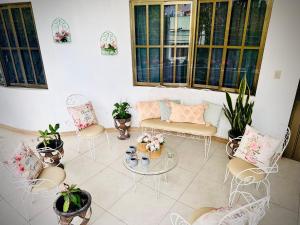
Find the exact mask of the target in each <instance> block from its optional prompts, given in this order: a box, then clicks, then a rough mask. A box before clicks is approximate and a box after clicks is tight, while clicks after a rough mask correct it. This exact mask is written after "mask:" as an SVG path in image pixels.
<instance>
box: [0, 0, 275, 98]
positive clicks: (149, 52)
mask: <svg viewBox="0 0 300 225" xmlns="http://www.w3.org/2000/svg"><path fill="white" fill-rule="evenodd" d="M130 4H131V15H132V19H133V22H132V23H131V24H132V26H133V27H132V33H133V34H134V35H133V40H134V41H133V42H132V43H133V51H132V54H133V60H134V61H135V62H134V63H133V65H134V68H133V72H134V83H135V84H137V85H146V86H147V85H166V86H187V87H193V88H211V89H217V90H220V91H231V92H236V91H237V90H238V86H239V83H240V80H241V79H242V78H243V77H244V76H246V77H247V81H248V85H249V86H250V87H251V90H252V93H253V94H254V93H255V91H256V86H257V81H258V76H259V70H260V64H261V60H262V56H263V49H264V42H265V38H266V33H267V28H268V23H269V19H270V15H271V9H272V4H273V0H220V1H218V0H211V1H210V0H194V1H191V0H190V1H189V0H183V1H180V2H178V1H172V0H170V1H166V0H156V1H155V3H151V2H149V1H146V0H145V2H142V0H131V1H130ZM194 14H195V16H193V15H194ZM20 32H22V31H20ZM0 38H1V36H0ZM8 40H9V39H8ZM190 80H191V81H192V82H190Z"/></svg>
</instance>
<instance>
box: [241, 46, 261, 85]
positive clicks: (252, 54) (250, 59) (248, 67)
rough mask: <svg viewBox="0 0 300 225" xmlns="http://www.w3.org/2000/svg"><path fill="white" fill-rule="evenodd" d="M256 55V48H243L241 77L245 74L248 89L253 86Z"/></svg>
mask: <svg viewBox="0 0 300 225" xmlns="http://www.w3.org/2000/svg"><path fill="white" fill-rule="evenodd" d="M257 57H258V50H249V49H247V50H244V54H243V62H242V68H241V75H240V76H241V79H242V78H243V77H244V76H245V75H246V77H247V82H248V85H249V87H250V89H252V88H253V82H254V77H255V72H256V63H257Z"/></svg>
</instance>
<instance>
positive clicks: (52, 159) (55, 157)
mask: <svg viewBox="0 0 300 225" xmlns="http://www.w3.org/2000/svg"><path fill="white" fill-rule="evenodd" d="M49 142H50V143H49V145H47V146H46V147H48V148H51V149H54V150H57V151H59V153H60V155H59V154H53V153H54V151H51V150H44V149H43V148H45V145H44V143H43V142H40V143H39V144H38V145H37V146H36V149H37V152H38V153H39V155H40V157H41V159H42V160H43V162H44V163H46V164H48V165H49V166H57V165H60V166H61V167H63V166H62V164H60V160H61V157H63V156H64V148H63V147H64V142H63V141H62V140H57V139H54V140H50V141H49ZM60 156H61V157H60Z"/></svg>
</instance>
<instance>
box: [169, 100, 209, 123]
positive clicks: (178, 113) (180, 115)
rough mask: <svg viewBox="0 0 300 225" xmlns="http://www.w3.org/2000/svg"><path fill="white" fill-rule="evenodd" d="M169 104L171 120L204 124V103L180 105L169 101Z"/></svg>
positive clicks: (205, 106)
mask: <svg viewBox="0 0 300 225" xmlns="http://www.w3.org/2000/svg"><path fill="white" fill-rule="evenodd" d="M170 105H171V116H170V121H171V122H183V123H196V124H205V121H204V111H205V109H206V108H207V105H206V104H199V105H181V104H176V103H174V102H170Z"/></svg>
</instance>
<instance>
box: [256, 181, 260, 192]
mask: <svg viewBox="0 0 300 225" xmlns="http://www.w3.org/2000/svg"><path fill="white" fill-rule="evenodd" d="M259 186H260V182H258V183H256V190H257V191H258V189H259Z"/></svg>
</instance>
